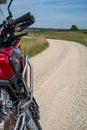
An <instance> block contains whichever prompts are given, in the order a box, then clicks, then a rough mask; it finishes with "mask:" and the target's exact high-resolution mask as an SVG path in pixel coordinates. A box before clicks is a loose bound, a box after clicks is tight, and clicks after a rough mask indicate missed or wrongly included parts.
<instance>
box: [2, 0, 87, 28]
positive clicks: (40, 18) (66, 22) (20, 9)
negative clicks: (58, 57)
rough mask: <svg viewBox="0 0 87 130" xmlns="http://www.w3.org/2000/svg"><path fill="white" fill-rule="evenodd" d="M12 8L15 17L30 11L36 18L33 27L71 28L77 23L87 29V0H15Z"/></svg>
mask: <svg viewBox="0 0 87 130" xmlns="http://www.w3.org/2000/svg"><path fill="white" fill-rule="evenodd" d="M3 10H5V12H6V5H5V6H3ZM11 10H12V12H13V15H14V18H16V17H19V16H20V15H22V14H24V13H26V12H29V11H30V12H31V13H32V14H33V15H34V16H35V19H36V22H35V24H34V25H33V26H32V27H41V28H70V27H71V25H73V24H75V25H77V26H78V27H79V28H80V29H87V0H14V2H13V4H12V7H11ZM5 14H6V13H5Z"/></svg>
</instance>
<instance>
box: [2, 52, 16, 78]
mask: <svg viewBox="0 0 87 130" xmlns="http://www.w3.org/2000/svg"><path fill="white" fill-rule="evenodd" d="M13 74H14V73H13V70H12V67H11V64H10V61H9V56H8V55H7V54H6V53H0V79H2V80H7V79H9V78H11V77H12V76H13Z"/></svg>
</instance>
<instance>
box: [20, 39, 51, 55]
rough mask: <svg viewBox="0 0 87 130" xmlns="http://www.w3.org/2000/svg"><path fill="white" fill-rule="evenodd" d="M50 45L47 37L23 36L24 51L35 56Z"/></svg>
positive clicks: (22, 45) (22, 46)
mask: <svg viewBox="0 0 87 130" xmlns="http://www.w3.org/2000/svg"><path fill="white" fill-rule="evenodd" d="M48 46H49V44H48V42H47V41H46V39H45V38H41V37H39V38H23V39H22V41H21V48H22V52H23V54H24V55H25V54H26V53H27V54H28V55H29V57H33V56H35V55H37V54H38V53H40V52H42V51H43V50H45V49H46V48H47V47H48Z"/></svg>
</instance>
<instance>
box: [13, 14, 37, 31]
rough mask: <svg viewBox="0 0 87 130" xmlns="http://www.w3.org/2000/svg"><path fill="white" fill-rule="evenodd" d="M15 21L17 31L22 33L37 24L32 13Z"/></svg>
mask: <svg viewBox="0 0 87 130" xmlns="http://www.w3.org/2000/svg"><path fill="white" fill-rule="evenodd" d="M14 21H15V25H16V31H22V30H24V29H26V28H27V27H28V26H30V25H32V24H33V23H34V22H35V18H34V16H33V15H31V14H30V13H26V14H25V15H23V16H21V17H19V18H17V19H15V20H14Z"/></svg>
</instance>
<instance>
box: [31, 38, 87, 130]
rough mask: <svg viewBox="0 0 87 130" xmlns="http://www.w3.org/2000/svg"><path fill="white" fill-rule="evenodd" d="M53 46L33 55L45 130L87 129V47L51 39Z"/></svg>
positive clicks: (35, 89) (37, 93) (50, 42)
mask: <svg viewBox="0 0 87 130" xmlns="http://www.w3.org/2000/svg"><path fill="white" fill-rule="evenodd" d="M48 42H49V44H50V47H49V48H48V49H46V50H45V51H44V52H42V53H41V54H39V55H37V56H36V57H34V58H32V59H31V60H32V63H33V67H34V86H35V88H34V94H35V96H36V99H37V100H38V103H39V105H40V111H41V124H42V128H43V130H87V48H86V47H84V46H82V45H80V44H78V43H75V42H69V41H62V40H51V39H48Z"/></svg>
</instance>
